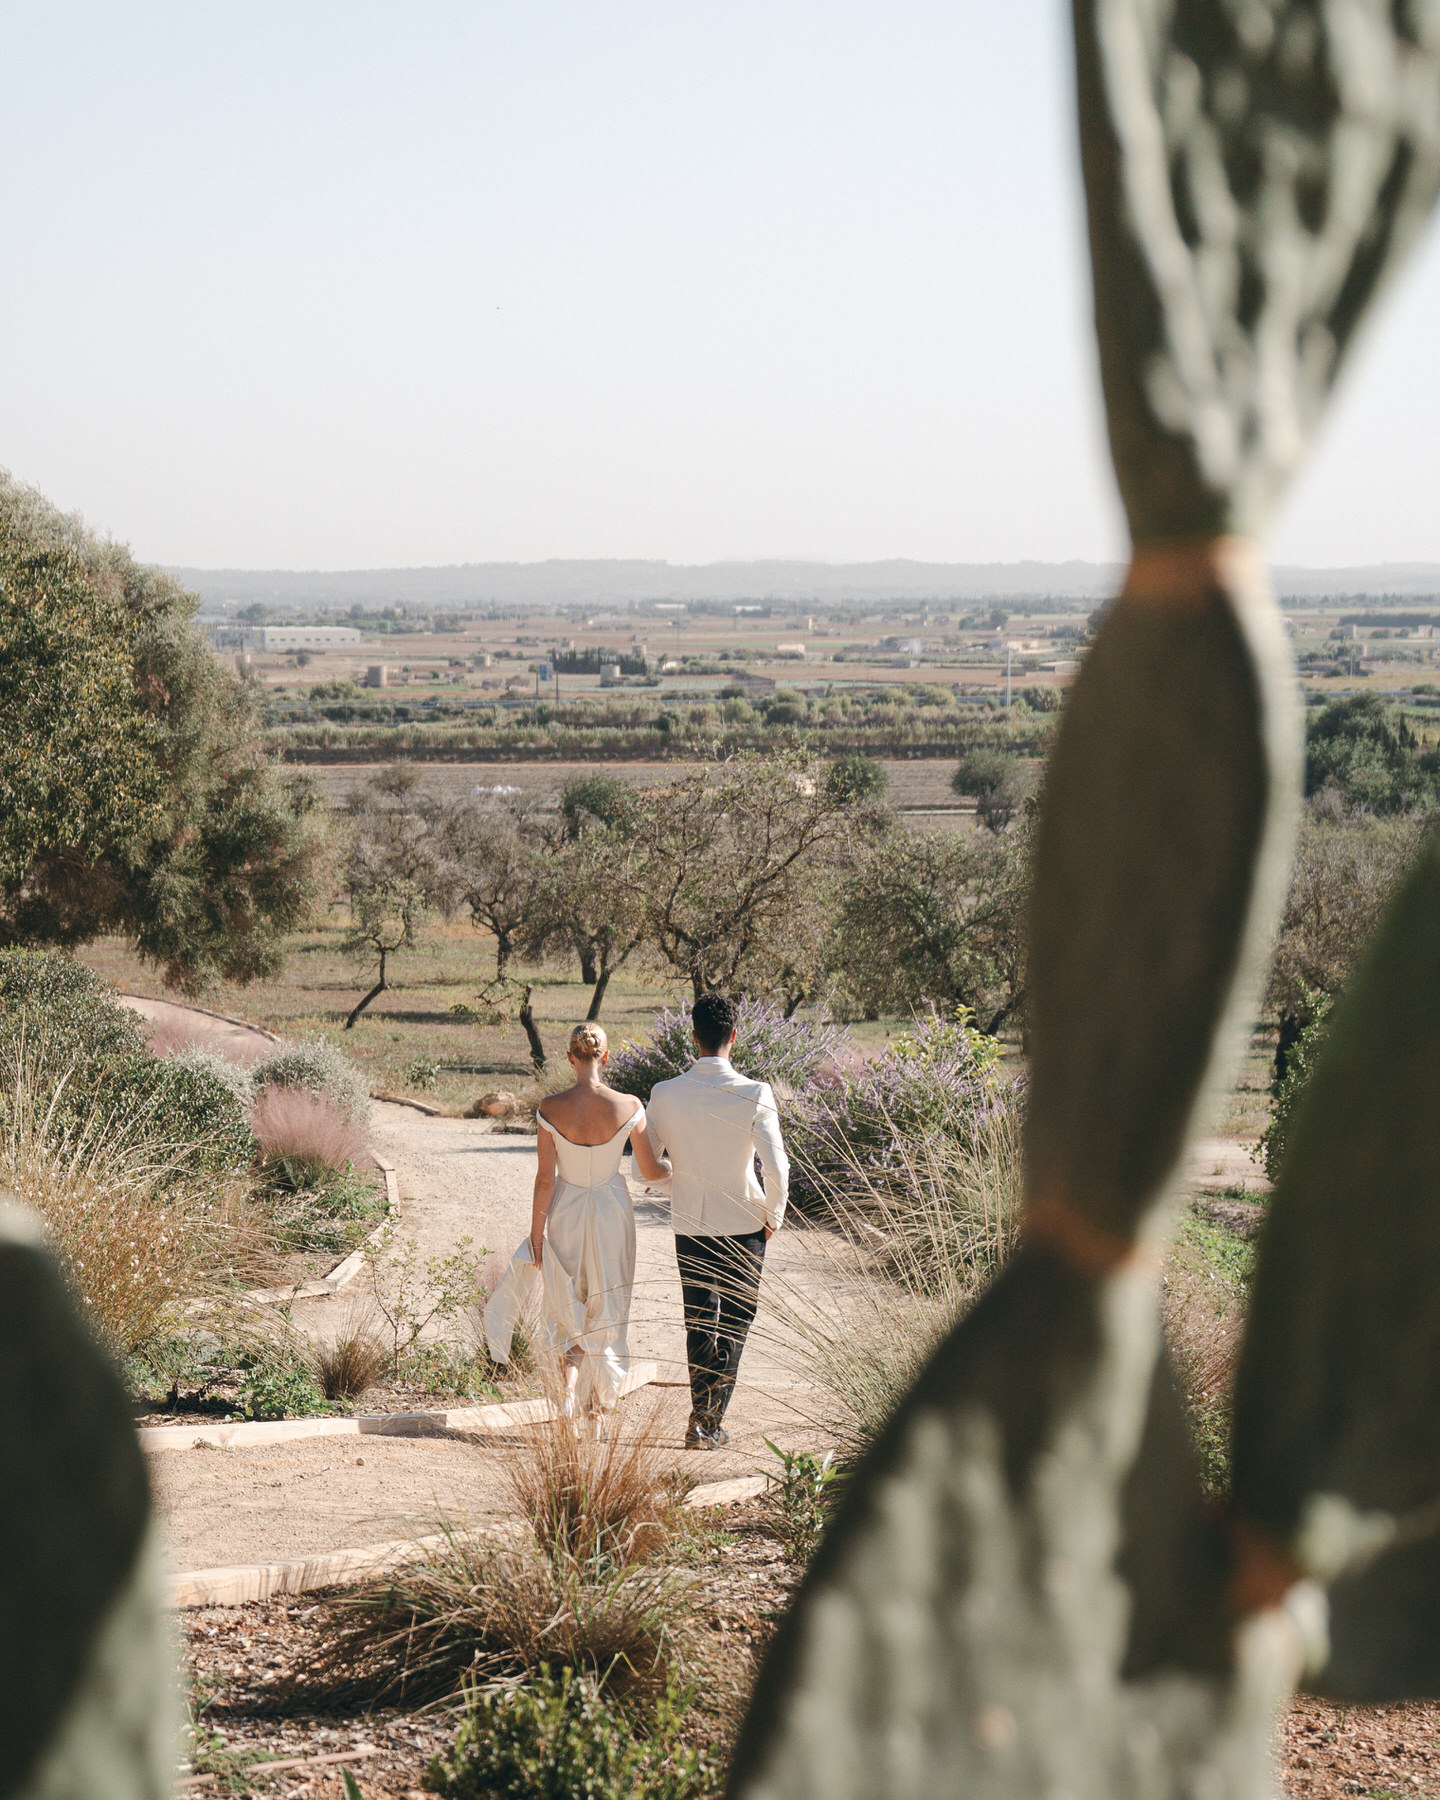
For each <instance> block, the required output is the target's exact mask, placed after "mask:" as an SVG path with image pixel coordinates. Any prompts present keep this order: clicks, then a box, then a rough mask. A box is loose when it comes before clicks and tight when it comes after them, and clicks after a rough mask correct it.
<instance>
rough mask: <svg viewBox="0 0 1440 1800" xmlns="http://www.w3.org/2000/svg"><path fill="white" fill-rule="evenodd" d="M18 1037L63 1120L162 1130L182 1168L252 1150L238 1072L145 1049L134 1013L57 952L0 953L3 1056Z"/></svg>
mask: <svg viewBox="0 0 1440 1800" xmlns="http://www.w3.org/2000/svg"><path fill="white" fill-rule="evenodd" d="M22 1044H23V1046H24V1062H25V1066H26V1070H27V1076H28V1079H29V1080H30V1081H31V1082H32V1083H39V1084H41V1085H43V1084H45V1083H47V1082H49V1083H53V1084H54V1086H55V1088H57V1089H58V1090H59V1093H58V1100H57V1103H56V1111H57V1114H58V1116H59V1117H60V1118H62V1119H63V1120H65V1121H67V1122H69V1123H71V1124H72V1125H76V1126H78V1125H79V1124H80V1123H81V1122H82V1121H84V1120H87V1119H89V1118H91V1117H94V1116H99V1115H109V1116H111V1117H112V1118H113V1120H114V1122H115V1124H116V1126H117V1127H120V1128H123V1130H124V1131H126V1132H127V1133H128V1134H129V1135H132V1136H133V1135H135V1134H136V1133H137V1132H138V1133H140V1134H142V1135H148V1136H151V1137H155V1136H159V1137H163V1138H164V1140H165V1142H166V1145H167V1148H168V1149H169V1150H170V1152H171V1155H172V1157H176V1161H177V1166H179V1167H183V1168H186V1169H190V1170H205V1171H214V1170H221V1169H228V1168H234V1167H237V1166H239V1167H243V1166H244V1165H245V1164H247V1163H248V1162H249V1161H250V1159H251V1157H252V1156H253V1155H254V1151H255V1145H254V1142H253V1140H252V1138H251V1136H250V1128H249V1125H248V1124H247V1122H246V1117H245V1100H244V1093H245V1076H244V1073H243V1071H240V1070H237V1069H235V1068H234V1067H233V1065H231V1064H228V1063H225V1062H224V1061H223V1059H222V1058H220V1057H217V1056H213V1055H207V1054H206V1053H204V1052H203V1051H197V1050H187V1051H183V1052H181V1054H179V1055H178V1056H173V1057H168V1058H165V1059H159V1058H156V1057H154V1056H152V1055H151V1054H150V1052H149V1050H148V1049H147V1048H146V1044H145V1032H144V1028H143V1026H142V1023H141V1021H140V1018H139V1016H138V1015H137V1014H135V1013H133V1012H131V1011H130V1009H129V1008H128V1007H125V1006H121V1005H120V1004H119V1002H118V1001H117V1000H116V999H115V997H114V995H113V994H112V993H111V991H110V989H109V988H107V987H106V986H105V984H104V982H102V981H101V980H100V979H99V977H98V976H96V975H94V974H92V972H91V971H90V970H89V969H87V968H86V967H85V966H84V965H83V964H82V963H77V962H75V961H74V960H73V959H72V958H71V957H68V956H64V955H61V954H60V953H59V952H58V951H41V950H6V951H0V1051H4V1052H5V1053H6V1054H7V1057H12V1058H13V1056H14V1055H18V1054H19V1052H20V1047H21V1045H22ZM177 1152H178V1156H176V1153H177Z"/></svg>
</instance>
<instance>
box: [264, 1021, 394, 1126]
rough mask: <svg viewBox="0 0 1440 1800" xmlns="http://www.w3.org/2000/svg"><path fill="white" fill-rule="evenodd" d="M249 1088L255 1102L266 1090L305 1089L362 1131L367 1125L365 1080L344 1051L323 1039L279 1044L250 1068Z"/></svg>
mask: <svg viewBox="0 0 1440 1800" xmlns="http://www.w3.org/2000/svg"><path fill="white" fill-rule="evenodd" d="M250 1087H251V1092H252V1093H253V1094H254V1096H255V1098H256V1099H259V1098H260V1096H261V1095H262V1094H263V1093H264V1091H265V1090H266V1088H272V1087H275V1088H304V1089H306V1090H307V1091H308V1092H310V1093H312V1094H319V1095H320V1096H321V1097H322V1098H323V1099H326V1100H328V1101H329V1102H330V1103H331V1105H332V1106H334V1107H336V1108H337V1109H338V1110H339V1111H340V1112H342V1113H343V1114H344V1115H345V1117H346V1118H347V1119H349V1120H351V1121H352V1123H354V1124H355V1125H358V1126H360V1127H361V1128H362V1129H363V1128H364V1127H365V1126H367V1125H368V1124H369V1123H370V1090H369V1088H368V1087H367V1086H366V1084H365V1078H364V1077H363V1076H362V1075H361V1073H360V1071H359V1069H358V1068H356V1066H355V1064H354V1063H353V1062H351V1060H350V1058H349V1057H348V1056H346V1054H345V1053H344V1051H343V1050H337V1049H336V1048H335V1046H334V1045H333V1044H331V1043H327V1042H326V1040H325V1039H324V1038H318V1037H316V1038H306V1039H305V1040H304V1041H303V1042H301V1043H298V1044H282V1045H281V1046H280V1048H279V1049H278V1050H277V1051H275V1053H274V1054H273V1055H271V1056H267V1057H265V1059H264V1060H263V1061H262V1062H258V1063H256V1064H255V1066H254V1068H253V1069H251V1071H250Z"/></svg>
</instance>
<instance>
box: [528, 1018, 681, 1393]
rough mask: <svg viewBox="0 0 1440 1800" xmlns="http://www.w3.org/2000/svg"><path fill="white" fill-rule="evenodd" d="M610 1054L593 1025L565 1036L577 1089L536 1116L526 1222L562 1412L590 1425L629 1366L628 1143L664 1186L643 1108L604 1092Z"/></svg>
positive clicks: (648, 1174)
mask: <svg viewBox="0 0 1440 1800" xmlns="http://www.w3.org/2000/svg"><path fill="white" fill-rule="evenodd" d="M609 1060H610V1051H609V1047H608V1042H607V1039H606V1036H605V1033H604V1031H603V1030H602V1029H601V1028H600V1026H598V1025H593V1024H585V1025H577V1026H576V1027H575V1029H574V1030H573V1031H572V1032H571V1033H570V1066H571V1067H572V1068H573V1069H574V1071H575V1085H574V1087H571V1088H567V1089H566V1090H565V1092H564V1093H563V1094H551V1095H550V1096H549V1097H548V1098H547V1099H546V1100H545V1102H544V1105H543V1107H542V1108H541V1109H540V1110H539V1111H538V1112H537V1113H536V1118H537V1120H538V1122H539V1131H538V1133H537V1138H536V1149H537V1152H538V1154H539V1158H540V1167H539V1169H538V1170H537V1172H536V1175H535V1198H534V1203H533V1206H532V1208H531V1215H530V1253H531V1256H532V1257H533V1258H534V1261H535V1265H536V1267H537V1268H538V1269H539V1270H540V1274H541V1278H542V1282H543V1294H544V1305H543V1322H544V1328H545V1335H546V1339H547V1341H548V1343H549V1345H550V1348H551V1349H552V1350H555V1351H558V1352H559V1353H560V1354H561V1356H562V1357H563V1359H564V1365H565V1412H566V1414H567V1416H573V1415H574V1414H575V1412H576V1410H577V1409H578V1408H583V1409H584V1411H585V1412H586V1413H587V1414H588V1415H589V1416H590V1417H591V1418H593V1419H594V1420H596V1422H597V1429H598V1421H599V1419H600V1416H601V1414H602V1413H606V1412H609V1411H611V1410H613V1408H614V1407H615V1405H616V1403H617V1402H618V1400H619V1398H620V1388H621V1384H622V1383H623V1381H624V1379H625V1376H626V1373H627V1370H628V1367H629V1361H630V1346H629V1343H628V1341H627V1332H628V1329H629V1324H630V1293H631V1289H632V1288H633V1287H634V1285H635V1208H634V1204H633V1202H632V1201H631V1198H630V1184H629V1183H628V1182H627V1181H626V1179H625V1177H624V1176H623V1175H622V1174H621V1173H620V1158H621V1156H622V1155H623V1154H624V1152H625V1145H626V1142H627V1140H628V1141H629V1143H630V1145H631V1147H632V1149H633V1150H634V1152H635V1162H636V1165H637V1166H638V1168H639V1170H640V1173H641V1174H642V1175H643V1176H644V1177H645V1179H646V1180H647V1181H652V1182H653V1181H665V1180H668V1179H669V1176H670V1164H669V1163H668V1162H666V1161H664V1160H662V1159H661V1158H659V1157H657V1156H656V1155H655V1152H654V1150H653V1148H652V1147H651V1144H650V1138H649V1135H648V1133H647V1131H646V1129H645V1108H644V1107H643V1106H642V1105H641V1104H640V1102H639V1101H638V1100H637V1099H635V1097H634V1096H633V1095H631V1094H617V1093H616V1092H615V1091H614V1089H613V1088H609V1087H607V1086H606V1085H605V1065H606V1063H607V1062H608V1061H609Z"/></svg>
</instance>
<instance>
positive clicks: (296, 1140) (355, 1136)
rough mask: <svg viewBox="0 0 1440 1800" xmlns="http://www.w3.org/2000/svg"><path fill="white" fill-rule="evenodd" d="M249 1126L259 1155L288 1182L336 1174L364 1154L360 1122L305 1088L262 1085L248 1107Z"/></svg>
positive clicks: (307, 1182) (299, 1182)
mask: <svg viewBox="0 0 1440 1800" xmlns="http://www.w3.org/2000/svg"><path fill="white" fill-rule="evenodd" d="M250 1129H251V1130H252V1131H253V1132H254V1134H255V1141H256V1143H257V1144H258V1145H259V1146H260V1153H261V1155H262V1157H264V1159H265V1160H266V1161H267V1162H271V1163H275V1164H278V1165H279V1166H280V1167H281V1168H282V1169H283V1170H284V1172H285V1174H286V1177H287V1179H288V1181H289V1183H290V1185H291V1186H306V1185H310V1183H311V1182H312V1181H313V1179H314V1178H315V1177H316V1176H317V1175H323V1174H326V1173H330V1174H333V1173H338V1172H339V1171H341V1170H343V1169H346V1168H348V1167H349V1166H350V1165H351V1164H353V1163H357V1162H359V1161H360V1159H361V1157H363V1156H364V1154H365V1148H366V1139H365V1133H364V1131H363V1130H362V1129H361V1128H360V1126H359V1125H358V1124H357V1123H356V1122H355V1121H354V1120H353V1119H351V1118H349V1117H347V1116H346V1114H345V1113H343V1112H342V1111H341V1110H340V1108H339V1107H338V1106H336V1105H335V1104H334V1103H333V1102H332V1101H330V1100H327V1099H326V1098H325V1096H324V1095H323V1094H317V1093H314V1092H313V1091H311V1090H310V1089H308V1088H301V1087H267V1088H264V1089H263V1090H262V1091H261V1094H260V1096H259V1098H258V1099H257V1100H256V1102H255V1104H254V1106H253V1107H252V1108H251V1110H250Z"/></svg>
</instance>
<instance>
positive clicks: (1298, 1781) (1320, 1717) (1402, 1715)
mask: <svg viewBox="0 0 1440 1800" xmlns="http://www.w3.org/2000/svg"><path fill="white" fill-rule="evenodd" d="M1281 1775H1282V1780H1283V1782H1284V1786H1285V1791H1286V1793H1287V1794H1290V1795H1291V1796H1293V1800H1338V1797H1339V1796H1340V1795H1350V1794H1366V1795H1370V1796H1372V1797H1374V1800H1381V1797H1382V1796H1386V1795H1405V1794H1420V1795H1433V1794H1436V1793H1440V1705H1437V1704H1435V1703H1433V1702H1429V1701H1425V1702H1418V1703H1414V1704H1411V1705H1409V1706H1330V1705H1327V1704H1326V1702H1325V1701H1323V1700H1311V1699H1308V1698H1302V1699H1299V1700H1297V1701H1296V1702H1295V1703H1294V1705H1293V1706H1292V1707H1291V1709H1290V1712H1289V1714H1288V1716H1287V1717H1286V1720H1285V1724H1284V1728H1283V1731H1282V1734H1281Z"/></svg>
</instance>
